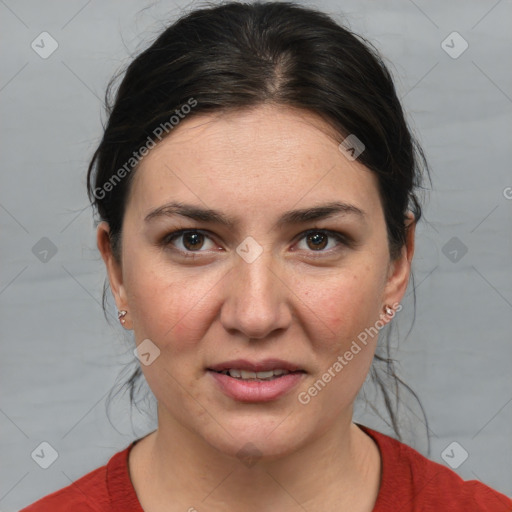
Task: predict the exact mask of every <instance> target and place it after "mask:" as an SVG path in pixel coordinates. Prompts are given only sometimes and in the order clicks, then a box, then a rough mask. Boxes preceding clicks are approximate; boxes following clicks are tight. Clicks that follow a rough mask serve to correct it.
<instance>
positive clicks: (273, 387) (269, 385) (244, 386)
mask: <svg viewBox="0 0 512 512" xmlns="http://www.w3.org/2000/svg"><path fill="white" fill-rule="evenodd" d="M208 373H209V374H210V375H211V376H212V377H213V378H214V379H215V382H217V384H218V385H219V387H220V389H221V391H223V392H224V394H225V395H227V396H229V397H230V398H233V399H234V400H238V401H240V402H270V401H271V400H276V399H277V398H279V397H281V396H283V395H284V394H285V393H288V392H289V391H290V390H291V389H293V388H294V387H295V386H296V385H297V384H298V383H299V381H300V380H301V379H302V377H303V376H304V375H305V374H304V373H303V372H297V373H288V374H286V375H282V376H281V377H276V378H274V379H272V380H260V381H257V380H253V381H250V380H249V381H248V380H241V379H235V378H234V377H230V376H229V375H225V374H223V373H218V372H214V371H213V370H208Z"/></svg>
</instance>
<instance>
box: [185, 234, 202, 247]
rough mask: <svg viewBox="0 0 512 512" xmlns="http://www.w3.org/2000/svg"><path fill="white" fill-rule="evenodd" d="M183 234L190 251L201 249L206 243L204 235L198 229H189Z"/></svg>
mask: <svg viewBox="0 0 512 512" xmlns="http://www.w3.org/2000/svg"><path fill="white" fill-rule="evenodd" d="M182 236H183V246H184V247H185V249H187V250H189V251H193V250H196V249H200V248H201V246H202V245H203V243H204V235H203V234H202V233H198V232H197V231H187V232H185V233H183V235H182Z"/></svg>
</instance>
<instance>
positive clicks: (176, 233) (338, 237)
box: [161, 229, 352, 258]
mask: <svg viewBox="0 0 512 512" xmlns="http://www.w3.org/2000/svg"><path fill="white" fill-rule="evenodd" d="M185 233H200V234H202V235H204V236H206V237H207V238H210V239H211V237H210V236H209V235H208V233H207V232H205V231H203V230H201V229H178V230H176V231H173V232H171V233H169V234H168V235H166V236H165V237H164V238H163V240H162V242H161V243H162V245H163V246H164V247H167V246H169V245H170V244H171V242H172V241H174V240H175V239H177V238H179V237H181V236H183V235H184V234H185ZM312 233H321V234H323V235H327V236H329V237H331V238H334V239H336V240H337V241H338V242H340V243H341V244H342V245H344V246H346V247H351V246H352V242H351V240H350V239H349V238H348V237H347V236H346V235H343V234H342V233H339V232H338V231H331V230H329V229H308V230H307V231H304V233H301V236H300V238H299V241H301V240H303V239H304V238H306V237H307V236H308V235H310V234H312ZM336 250H337V249H336V248H335V249H329V250H327V251H325V250H318V251H313V250H311V252H312V253H317V254H330V253H332V252H334V251H336ZM176 251H178V252H180V253H181V254H182V255H183V256H184V257H185V258H195V257H196V256H197V253H201V252H207V251H183V250H181V249H176Z"/></svg>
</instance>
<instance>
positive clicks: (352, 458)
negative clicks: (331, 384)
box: [136, 407, 380, 512]
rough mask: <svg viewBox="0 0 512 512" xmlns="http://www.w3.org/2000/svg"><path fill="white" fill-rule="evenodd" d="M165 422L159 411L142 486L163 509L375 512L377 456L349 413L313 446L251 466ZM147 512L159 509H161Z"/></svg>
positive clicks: (311, 443) (308, 443) (148, 442)
mask: <svg viewBox="0 0 512 512" xmlns="http://www.w3.org/2000/svg"><path fill="white" fill-rule="evenodd" d="M164 415H165V412H164V411H162V410H161V409H160V407H159V415H158V419H159V427H158V429H157V430H156V431H155V432H153V433H152V434H150V435H149V436H147V438H145V439H144V442H146V448H145V452H146V454H147V455H146V457H145V461H146V462H145V463H144V462H142V466H144V467H145V470H144V472H145V476H144V479H145V481H146V484H147V485H146V484H144V485H142V486H141V487H143V488H145V489H149V488H151V491H149V490H148V492H147V495H148V496H149V495H152V496H158V497H159V498H158V499H159V500H160V502H161V503H162V504H163V503H167V504H169V503H178V502H180V503H181V504H182V506H185V507H186V508H185V509H184V510H191V511H193V510H194V507H195V508H197V509H198V510H200V509H201V508H204V507H205V506H206V507H208V509H209V510H215V511H216V512H217V511H219V512H220V511H222V512H224V511H230V510H237V509H241V510H244V511H247V512H256V511H258V512H259V511H261V510H262V509H263V510H270V509H272V510H281V511H287V510H290V511H292V510H294V511H296V510H297V509H298V508H297V507H298V506H299V504H300V505H301V506H302V507H304V508H305V509H306V510H352V511H355V510H362V511H366V510H367V511H371V510H372V508H373V504H374V503H375V500H376V498H377V494H378V488H379V481H380V455H379V452H378V448H377V447H376V445H375V444H374V442H373V440H371V438H369V437H368V436H367V435H366V434H365V433H364V432H362V431H361V430H360V429H359V428H358V427H357V426H356V425H354V424H353V423H352V421H351V417H352V411H351V410H350V411H349V414H347V416H346V417H342V418H340V419H339V420H338V421H337V422H336V423H335V425H334V426H332V427H331V428H330V429H328V430H326V431H325V432H323V433H322V434H321V435H320V436H319V437H317V438H316V439H315V440H314V441H311V440H308V439H306V440H304V444H303V446H301V447H299V448H298V449H294V451H293V452H291V453H288V454H284V455H282V456H279V457H274V458H266V457H261V458H260V459H257V458H256V459H255V460H253V461H252V462H251V461H247V460H241V459H240V458H238V457H237V456H236V455H234V456H231V455H227V454H226V453H223V452H220V451H219V450H217V449H216V448H214V447H213V446H211V445H210V444H208V443H207V442H206V441H205V440H204V439H203V438H202V437H200V436H198V435H197V434H195V433H194V432H191V431H190V430H188V429H186V428H184V427H183V426H182V425H181V424H179V423H177V422H176V421H175V420H174V419H173V418H171V417H169V416H164ZM141 442H142V441H141ZM136 490H137V489H136ZM138 494H139V493H138ZM155 502H156V501H155ZM141 504H142V505H143V506H145V505H147V503H143V502H141ZM147 509H148V510H159V509H158V507H157V506H156V505H154V506H153V507H152V508H151V507H149V506H148V508H147ZM163 509H164V508H163V507H162V510H163ZM167 510H169V508H168V506H167Z"/></svg>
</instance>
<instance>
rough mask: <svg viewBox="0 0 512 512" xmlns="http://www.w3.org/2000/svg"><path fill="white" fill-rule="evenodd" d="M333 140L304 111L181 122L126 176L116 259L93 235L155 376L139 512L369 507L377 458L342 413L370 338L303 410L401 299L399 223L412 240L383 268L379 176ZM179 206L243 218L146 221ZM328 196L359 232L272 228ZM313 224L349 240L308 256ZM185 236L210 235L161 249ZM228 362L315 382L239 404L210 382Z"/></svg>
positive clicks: (138, 469) (337, 223)
mask: <svg viewBox="0 0 512 512" xmlns="http://www.w3.org/2000/svg"><path fill="white" fill-rule="evenodd" d="M334 135H335V134H334V133H333V132H332V129H331V128H330V127H329V126H328V125H327V124H326V123H325V122H324V121H323V120H321V119H320V118H319V117H317V116H316V115H314V114H312V113H309V112H306V111H300V110H295V109H290V108H284V107H277V106H270V105H265V106H260V107H257V108H255V109H252V110H245V111H238V112H236V113H230V114H222V115H219V114H215V115H214V114H203V115H200V116H196V117H191V118H189V119H185V120H184V121H182V122H181V123H180V124H179V125H178V126H177V127H176V128H174V130H173V131H172V132H171V135H170V136H169V137H168V138H166V139H164V140H163V141H162V142H161V143H160V144H158V145H157V146H156V147H155V148H154V149H152V150H151V151H150V152H149V154H148V155H147V156H146V157H144V159H143V161H142V162H141V164H140V166H139V168H138V169H137V170H136V174H135V176H134V177H133V178H134V180H133V183H132V187H131V190H130V194H129V197H128V202H127V207H126V211H125V217H124V220H123V237H122V247H121V260H120V261H116V259H115V258H114V257H113V254H112V250H111V247H110V243H109V238H108V224H106V223H105V222H103V223H101V224H100V225H99V226H98V234H97V241H98V248H99V250H100V252H101V254H102V257H103V259H104V262H105V264H106V268H107V272H108V276H109V280H110V285H111V288H112V292H113V295H114V297H115V300H116V304H117V307H118V309H119V310H122V309H125V310H127V311H128V314H127V316H126V317H125V319H126V323H125V328H127V329H133V331H134V335H135V340H136V343H137V345H138V344H140V343H141V342H142V341H143V340H144V339H146V338H149V339H150V340H151V341H152V342H153V343H154V344H155V345H156V346H157V347H158V348H159V350H160V355H159V357H157V358H156V359H155V361H154V362H153V363H152V364H150V365H147V366H146V365H141V368H142V370H143V373H144V376H145V378H146V379H147V382H148V384H149V386H150V388H151V389H152V391H153V393H154V395H155V397H156V398H157V401H158V429H157V430H156V431H155V432H153V433H151V434H149V435H148V436H146V437H145V438H143V439H142V440H141V441H139V442H138V443H137V444H136V445H135V447H134V448H133V449H132V452H131V454H130V460H129V467H130V475H131V478H132V482H133V485H134V487H135V490H136V492H137V495H138V498H139V501H140V502H141V504H142V506H143V508H144V510H146V511H148V512H160V511H163V510H166V511H169V510H171V511H173V510H181V511H183V510H190V511H192V510H198V511H201V510H210V511H216V512H220V511H222V512H228V511H233V510H244V511H247V512H253V511H254V512H256V511H262V510H263V511H270V510H281V511H286V512H287V511H290V512H291V511H303V510H308V511H334V510H336V511H339V510H350V511H356V512H357V511H360V512H370V511H371V510H372V508H373V505H374V503H375V500H376V498H377V495H378V490H379V482H380V474H381V472H380V464H381V459H380V454H379V450H378V448H377V446H376V445H375V443H374V442H373V440H371V438H370V437H369V436H367V435H366V434H365V433H364V432H362V430H360V429H359V428H358V427H357V426H356V425H354V424H353V423H352V414H353V403H354V400H355V398H356V395H357V393H358V391H359V390H360V388H361V386H362V384H363V382H364V380H365V378H366V375H367V373H368V370H369V368H370V366H371V362H372V358H373V355H374V351H375V348H376V345H377V341H378V336H374V337H373V338H371V337H370V338H369V340H368V343H367V345H366V346H365V347H363V348H362V350H361V351H360V352H359V353H358V354H357V355H355V356H354V357H353V359H352V360H351V361H350V362H349V363H348V364H347V365H346V366H344V368H343V370H342V371H341V372H339V373H337V374H336V377H335V378H333V379H332V380H331V381H330V382H329V383H328V384H327V385H326V386H325V387H324V388H323V389H322V391H321V392H320V393H318V394H317V396H315V397H312V398H311V400H310V402H309V403H308V404H307V405H304V404H301V403H300V402H299V401H298V398H297V397H298V394H299V393H300V392H301V391H307V390H308V388H309V387H310V386H312V384H313V383H314V382H316V381H317V380H318V379H319V378H321V376H322V374H323V373H324V372H325V371H327V369H328V368H329V367H332V365H333V363H334V362H335V361H336V360H337V357H338V356H343V354H345V352H346V351H347V350H349V348H350V345H351V343H352V341H353V340H355V339H356V338H357V336H358V334H359V333H361V332H362V331H364V330H365V328H368V327H370V326H373V325H375V322H376V321H377V320H382V319H383V318H384V317H383V316H382V315H383V306H384V304H390V305H392V304H397V303H399V302H400V300H401V298H402V297H403V295H404V293H405V290H406V287H407V283H408V280H409V275H410V267H411V261H412V257H413V253H414V223H413V222H412V221H413V217H412V216H409V222H411V227H410V229H409V235H408V241H407V244H406V245H405V246H404V247H403V250H402V254H401V256H400V257H399V258H398V259H397V260H394V261H391V260H390V255H389V246H388V240H387V234H386V225H385V220H384V213H383V210H382V204H381V200H380V197H379V193H378V188H377V178H376V176H375V175H374V173H372V172H371V171H370V170H368V169H367V168H365V167H364V166H363V165H362V164H360V163H359V162H358V161H357V160H356V161H350V160H348V159H347V158H346V157H345V156H344V155H343V154H342V153H341V152H340V150H339V148H338V144H339V140H338V141H336V140H335V138H334ZM171 200H176V201H181V202H184V203H191V204H194V205H197V206H200V207H208V208H212V209H215V210H221V211H222V212H224V213H225V214H227V215H230V216H234V217H236V218H237V219H238V221H239V222H238V224H237V225H236V226H235V227H234V228H232V229H228V228H226V227H224V226H221V225H216V224H211V223H205V222H197V221H193V220H191V219H187V218H184V217H179V216H166V217H159V218H155V219H153V221H151V222H145V221H144V218H145V217H146V215H147V214H148V213H149V212H150V211H152V210H154V209H155V208H157V207H159V206H161V205H163V204H165V203H167V202H169V201H171ZM330 201H343V202H346V203H350V204H352V205H355V206H357V207H358V208H360V209H362V210H363V211H364V212H365V220H364V221H363V220H361V219H359V218H358V217H357V216H355V215H345V216H336V217H332V218H329V219H324V220H318V221H312V222H307V223H305V224H300V225H285V226H282V227H279V228H278V227H276V225H275V224H276V221H277V219H278V218H279V217H280V216H281V215H282V214H283V213H284V212H286V211H288V210H292V209H297V208H305V207H312V206H317V205H319V204H323V203H327V202H330ZM313 228H314V229H319V230H320V229H328V230H332V231H338V232H340V233H343V234H345V235H347V236H349V237H350V238H351V239H353V240H354V241H355V244H354V245H353V246H349V245H345V244H343V243H342V242H339V241H337V240H336V239H335V238H333V237H329V238H327V239H324V238H321V239H320V243H319V245H320V246H321V250H320V251H319V250H318V249H316V250H315V247H316V246H315V245H314V243H312V242H311V241H310V242H308V240H307V237H305V236H304V235H303V233H304V231H306V230H308V229H313ZM177 229H199V230H203V233H206V234H205V236H204V237H201V236H200V237H199V241H197V240H194V239H190V237H189V238H187V237H183V236H182V237H179V238H177V239H175V240H174V241H173V242H172V243H171V242H169V241H168V244H167V246H165V244H164V243H162V240H165V237H166V235H168V234H169V233H171V232H172V231H174V230H177ZM247 236H251V237H252V238H253V239H254V240H256V242H257V243H258V244H259V245H260V246H261V248H262V250H263V252H262V253H261V255H260V256H259V257H258V258H257V259H256V260H255V261H253V262H252V263H248V262H247V261H245V260H244V259H243V258H241V257H240V256H239V255H238V254H237V252H236V248H237V247H238V246H239V245H240V244H241V243H242V241H243V240H244V239H245V238H246V237H247ZM317 243H318V242H317ZM194 244H195V245H194ZM180 250H181V251H182V252H186V251H187V250H188V252H189V253H192V252H193V253H194V254H196V258H195V259H194V260H192V259H191V258H189V259H185V258H184V257H183V256H182V255H181V256H180ZM389 320H390V318H389V317H387V318H384V322H386V321H389ZM238 357H240V358H246V359H252V360H261V359H265V358H267V357H277V358H281V359H285V360H288V361H292V362H294V363H297V364H299V365H300V366H301V367H302V368H303V369H304V370H305V371H306V372H307V373H306V374H305V375H304V376H303V379H302V381H301V382H300V384H299V386H298V387H296V388H295V389H294V390H292V391H291V392H290V393H288V394H286V395H285V396H282V397H280V398H278V399H277V400H274V401H270V402H265V403H257V404H254V403H244V402H239V401H236V400H233V399H231V398H229V397H227V396H226V395H224V394H223V393H222V392H221V391H219V389H218V388H217V386H215V382H213V379H212V377H211V374H209V373H208V372H206V371H205V368H207V367H208V366H210V365H213V364H215V363H220V362H223V361H226V360H229V359H233V358H238ZM248 442H250V443H252V444H253V445H254V446H256V447H257V450H258V452H259V455H260V458H259V459H258V460H257V463H255V464H254V465H252V466H250V467H249V466H248V465H246V464H244V463H243V461H241V460H240V458H239V457H237V452H238V451H239V450H240V449H241V448H242V447H243V446H244V445H246V443H248Z"/></svg>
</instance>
